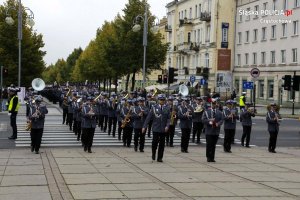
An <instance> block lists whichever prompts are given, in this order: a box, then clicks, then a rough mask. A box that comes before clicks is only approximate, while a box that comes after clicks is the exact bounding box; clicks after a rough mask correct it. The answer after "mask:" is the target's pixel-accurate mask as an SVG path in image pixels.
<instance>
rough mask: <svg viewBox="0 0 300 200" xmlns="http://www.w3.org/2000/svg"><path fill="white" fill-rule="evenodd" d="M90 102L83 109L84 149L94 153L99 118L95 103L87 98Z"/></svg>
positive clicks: (90, 98) (82, 139)
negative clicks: (97, 119) (93, 146)
mask: <svg viewBox="0 0 300 200" xmlns="http://www.w3.org/2000/svg"><path fill="white" fill-rule="evenodd" d="M87 100H88V102H87V103H86V104H85V105H84V106H83V107H82V121H81V128H82V138H81V141H82V144H83V147H84V151H88V152H89V153H92V150H91V148H92V145H93V139H94V134H95V128H96V125H97V122H96V116H97V108H96V106H95V104H96V103H95V102H93V98H92V97H88V98H87Z"/></svg>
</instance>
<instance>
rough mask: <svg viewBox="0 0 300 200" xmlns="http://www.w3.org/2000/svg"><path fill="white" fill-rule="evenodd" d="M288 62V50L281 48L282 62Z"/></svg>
mask: <svg viewBox="0 0 300 200" xmlns="http://www.w3.org/2000/svg"><path fill="white" fill-rule="evenodd" d="M285 62H286V50H281V63H285Z"/></svg>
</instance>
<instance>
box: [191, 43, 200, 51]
mask: <svg viewBox="0 0 300 200" xmlns="http://www.w3.org/2000/svg"><path fill="white" fill-rule="evenodd" d="M190 50H194V51H197V52H198V51H199V50H200V45H197V43H191V45H190Z"/></svg>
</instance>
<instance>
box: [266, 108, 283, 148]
mask: <svg viewBox="0 0 300 200" xmlns="http://www.w3.org/2000/svg"><path fill="white" fill-rule="evenodd" d="M279 108H280V107H279V106H277V105H276V103H271V104H270V105H269V106H268V107H267V109H268V112H267V116H266V121H267V123H268V131H269V134H270V139H269V149H268V150H269V152H270V153H276V151H275V148H276V142H277V135H278V132H279V125H280V124H279V122H280V121H281V116H280V114H279Z"/></svg>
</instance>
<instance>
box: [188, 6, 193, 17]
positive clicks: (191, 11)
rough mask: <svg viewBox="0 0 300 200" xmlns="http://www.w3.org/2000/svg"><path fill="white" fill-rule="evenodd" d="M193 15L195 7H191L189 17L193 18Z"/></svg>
mask: <svg viewBox="0 0 300 200" xmlns="http://www.w3.org/2000/svg"><path fill="white" fill-rule="evenodd" d="M192 17H193V9H192V8H190V16H189V19H192Z"/></svg>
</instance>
